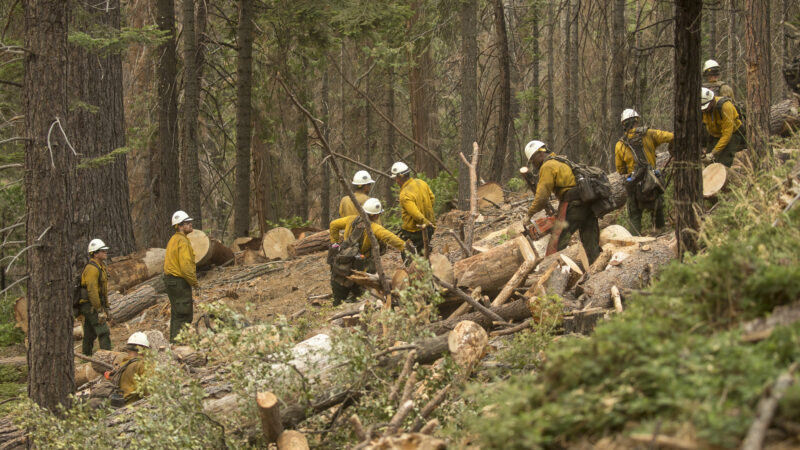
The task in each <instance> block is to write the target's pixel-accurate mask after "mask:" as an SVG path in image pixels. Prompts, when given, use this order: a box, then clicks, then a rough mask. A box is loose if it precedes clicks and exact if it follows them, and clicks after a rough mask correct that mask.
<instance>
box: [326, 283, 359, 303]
mask: <svg viewBox="0 0 800 450" xmlns="http://www.w3.org/2000/svg"><path fill="white" fill-rule="evenodd" d="M331 292H332V293H333V306H339V305H341V304H342V302H343V301H345V300H347V299H348V298H349V297H350V296H351V295H352V296H353V298H358V297H360V296H361V294H363V293H364V289H362V288H361V286H359V285H357V284H355V283H354V284H353V285H352V286H349V287H348V286H343V285H341V284H339V283H337V282H336V281H334V280H331Z"/></svg>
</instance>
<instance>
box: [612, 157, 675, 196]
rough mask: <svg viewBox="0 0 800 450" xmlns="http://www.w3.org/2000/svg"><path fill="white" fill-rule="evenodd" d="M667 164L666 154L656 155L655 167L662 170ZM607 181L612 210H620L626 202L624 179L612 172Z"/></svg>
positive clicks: (626, 193)
mask: <svg viewBox="0 0 800 450" xmlns="http://www.w3.org/2000/svg"><path fill="white" fill-rule="evenodd" d="M667 162H669V153H668V152H661V153H658V154H656V167H658V168H659V169H664V167H666V165H667ZM608 181H609V182H611V201H612V202H613V203H614V209H619V208H622V207H623V206H625V203H626V202H627V200H628V192H627V191H625V179H624V178H623V176H622V175H620V174H618V173H617V172H612V173H610V174H608Z"/></svg>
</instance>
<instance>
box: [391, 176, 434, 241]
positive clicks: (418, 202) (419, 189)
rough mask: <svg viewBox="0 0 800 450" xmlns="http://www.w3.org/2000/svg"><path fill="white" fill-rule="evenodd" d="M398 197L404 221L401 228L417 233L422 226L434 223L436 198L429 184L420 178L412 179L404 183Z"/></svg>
mask: <svg viewBox="0 0 800 450" xmlns="http://www.w3.org/2000/svg"><path fill="white" fill-rule="evenodd" d="M398 197H399V199H400V209H401V210H402V211H401V217H402V220H403V224H402V226H401V227H400V228H402V229H404V230H406V231H411V232H416V231H419V230H420V225H422V224H425V223H430V224H433V223H434V215H433V202H434V201H435V200H436V197H435V196H434V195H433V192H432V191H431V188H430V187H428V183H426V182H424V181H422V180H420V179H419V178H411V179H409V180H408V181H406V182H405V183H403V186H402V188H400V195H399V196H398Z"/></svg>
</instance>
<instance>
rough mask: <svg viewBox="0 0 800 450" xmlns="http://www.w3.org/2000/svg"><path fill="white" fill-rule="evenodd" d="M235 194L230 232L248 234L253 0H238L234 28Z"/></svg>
mask: <svg viewBox="0 0 800 450" xmlns="http://www.w3.org/2000/svg"><path fill="white" fill-rule="evenodd" d="M236 42H237V44H238V51H237V53H236V74H237V75H236V188H235V191H236V197H235V198H234V201H233V234H234V236H247V235H248V234H249V233H250V142H251V138H252V132H253V125H252V123H251V114H252V108H251V101H252V83H253V1H252V0H239V26H238V27H237V29H236Z"/></svg>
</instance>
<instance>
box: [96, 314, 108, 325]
mask: <svg viewBox="0 0 800 450" xmlns="http://www.w3.org/2000/svg"><path fill="white" fill-rule="evenodd" d="M107 321H108V314H107V313H106V312H105V311H100V312H99V313H97V322H98V323H100V324H104V323H106V322H107Z"/></svg>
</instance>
